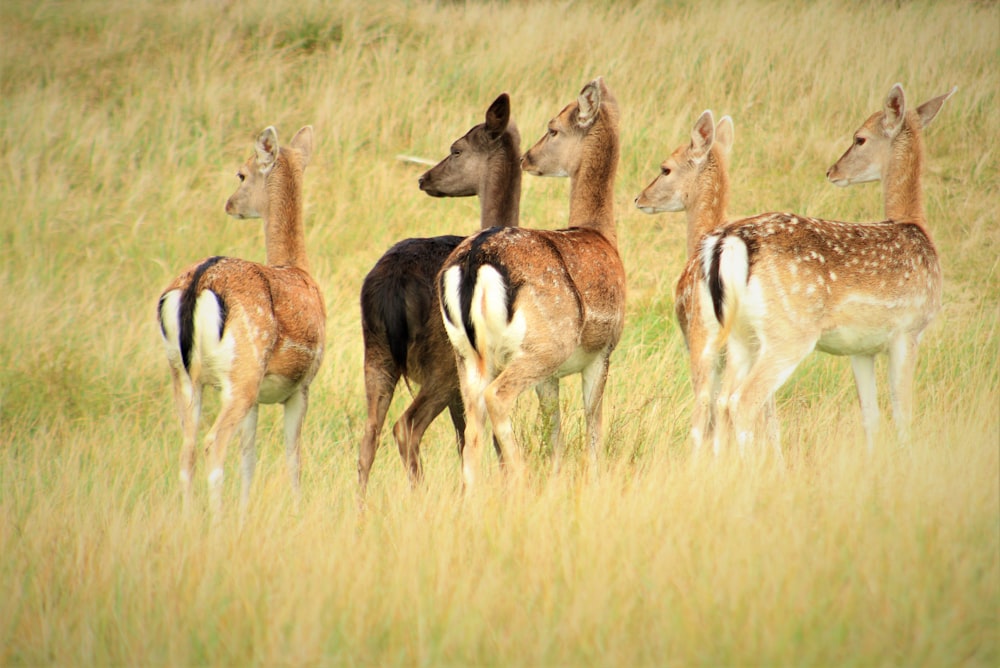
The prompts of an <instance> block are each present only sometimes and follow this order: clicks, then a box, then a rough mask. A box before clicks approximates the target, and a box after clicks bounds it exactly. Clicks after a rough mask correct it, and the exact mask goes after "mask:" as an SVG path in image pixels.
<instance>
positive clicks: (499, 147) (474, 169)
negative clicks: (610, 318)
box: [358, 93, 559, 497]
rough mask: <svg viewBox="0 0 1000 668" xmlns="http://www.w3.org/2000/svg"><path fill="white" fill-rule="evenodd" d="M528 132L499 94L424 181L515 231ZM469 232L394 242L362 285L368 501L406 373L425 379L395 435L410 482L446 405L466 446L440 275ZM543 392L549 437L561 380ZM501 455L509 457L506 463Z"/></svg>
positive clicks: (483, 221)
mask: <svg viewBox="0 0 1000 668" xmlns="http://www.w3.org/2000/svg"><path fill="white" fill-rule="evenodd" d="M520 145H521V136H520V133H519V132H518V129H517V126H516V124H515V123H514V121H513V120H512V119H511V111H510V96H509V95H508V94H507V93H503V94H501V95H500V96H499V97H497V98H496V100H494V101H493V103H492V104H490V106H489V108H488V109H487V110H486V118H485V120H484V122H483V123H480V124H478V125H476V126H474V127H472V128H471V129H470V130H469V131H468V132H466V133H465V134H464V135H462V136H461V137H460V138H459V139H457V140H455V142H453V143H452V145H451V148H450V150H449V153H448V155H447V156H446V157H445V158H444V159H443V160H441V161H440V162H439V163H437V164H436V165H435V166H434V167H432V168H431V169H430V170H428V171H427V172H425V173H424V174H422V175H421V176H420V178H419V179H418V183H419V186H420V189H421V190H422V191H423V192H425V193H427V194H428V195H430V196H432V197H471V196H473V195H475V196H478V198H479V208H480V218H479V220H480V229H487V228H492V227H517V225H518V223H519V216H520V201H521V169H520V159H521V148H520ZM463 239H464V237H461V236H456V235H448V236H438V237H431V238H415V239H405V240H403V241H400V242H399V243H397V244H395V245H394V246H393V247H392V248H390V249H389V250H388V251H387V252H386V253H385V254H384V255H383V256H382V257H381V258H380V259H379V260H378V262H376V263H375V266H374V267H373V268H372V270H371V271H370V272H369V273H368V275H367V276H366V277H365V280H364V283H363V285H362V287H361V323H362V334H363V338H364V347H365V353H364V375H365V396H366V399H367V403H368V419H367V422H366V423H365V431H364V436H363V438H362V440H361V444H360V446H359V451H358V483H359V489H360V493H361V495H362V497H363V496H364V493H365V490H366V489H367V486H368V479H369V475H370V472H371V467H372V464H373V462H374V460H375V453H376V450H377V449H378V445H379V439H380V435H381V431H382V426H383V424H384V422H385V418H386V413H387V411H388V408H389V404H390V402H391V401H392V396H393V393H394V392H395V388H396V385H397V384H398V383H399V380H400V378H402V379H404V381H405V382H406V383H407V386H409V383H410V381H411V380H412V381H415V382H417V383H419V384H420V389H419V391H418V392H417V394H416V396H415V397H414V399H413V401H412V402H411V403H410V405H409V406H408V407H407V408H406V410H405V411H404V412H403V414H402V416H401V417H400V418H399V420H398V421H397V422H396V424H395V425H394V426H393V437H394V439H395V441H396V444H397V447H398V449H399V454H400V457H401V458H402V460H403V464H404V466H405V467H406V469H407V471H408V474H409V476H410V479H411V482H414V483H415V482H416V481H419V480H420V478H421V477H422V472H423V469H422V464H421V460H420V442H421V439H422V437H423V434H424V432H425V431H426V429H427V427H428V426H429V425H430V424H431V422H433V421H434V419H435V418H436V417H437V416H438V415H440V414H441V412H442V411H443V410H444V409H445V408H448V411H449V414H450V416H451V421H452V424H453V425H454V427H455V434H456V440H457V445H458V451H459V454H461V452H462V450H463V448H464V443H465V411H464V407H463V405H462V395H461V392H460V390H459V383H458V372H457V370H456V367H455V354H454V352H453V351H452V347H451V343H450V342H449V341H448V336H447V334H445V330H444V324H443V323H442V321H441V315H440V313H441V309H440V305H439V303H438V292H437V290H436V288H435V280H436V277H437V274H438V272H439V271H440V269H441V267H442V266H443V265H444V261H445V259H447V257H448V256H449V255H450V254H451V252H452V251H453V250H455V248H456V247H457V246H458V245H459V243H460V242H461V241H462V240H463ZM538 395H539V398H540V399H541V401H542V409H543V414H544V415H545V416H547V422H548V424H549V428H548V431H549V432H550V434H552V438H554V439H558V437H559V417H558V406H559V404H558V385H556V387H555V388H554V390H553V388H552V387H551V384H550V385H540V386H539V388H538ZM501 461H502V460H501Z"/></svg>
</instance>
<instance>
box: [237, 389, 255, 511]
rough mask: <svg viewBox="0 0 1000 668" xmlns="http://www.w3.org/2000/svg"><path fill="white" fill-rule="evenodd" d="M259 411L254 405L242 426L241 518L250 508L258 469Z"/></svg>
mask: <svg viewBox="0 0 1000 668" xmlns="http://www.w3.org/2000/svg"><path fill="white" fill-rule="evenodd" d="M257 409H258V405H257V404H254V405H253V406H252V407H251V408H250V411H249V412H248V413H247V415H246V417H245V418H243V423H242V424H241V426H240V473H241V478H242V482H241V484H240V517H241V518H245V517H246V513H247V508H248V507H249V506H250V486H251V484H252V483H253V472H254V469H255V468H256V467H257V446H256V438H257Z"/></svg>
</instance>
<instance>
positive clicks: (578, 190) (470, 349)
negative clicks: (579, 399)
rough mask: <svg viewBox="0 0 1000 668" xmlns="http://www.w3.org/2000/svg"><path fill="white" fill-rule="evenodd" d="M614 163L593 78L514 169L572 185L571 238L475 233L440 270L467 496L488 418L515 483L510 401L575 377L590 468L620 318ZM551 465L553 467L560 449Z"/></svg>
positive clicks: (611, 128)
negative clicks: (461, 420)
mask: <svg viewBox="0 0 1000 668" xmlns="http://www.w3.org/2000/svg"><path fill="white" fill-rule="evenodd" d="M618 159H619V140H618V103H617V102H616V101H615V99H614V97H613V96H612V94H611V91H610V90H608V87H607V86H606V84H605V83H604V81H603V79H601V78H600V77H599V78H597V79H595V80H594V81H591V82H590V83H588V84H587V85H586V86H584V88H583V90H582V91H581V92H580V95H579V97H578V98H577V100H576V101H574V102H572V103H571V104H569V105H567V106H566V107H565V108H564V109H563V110H562V111H561V112H560V113H559V115H558V116H556V117H555V118H553V119H552V120H551V121H549V124H548V131H547V132H546V134H545V135H543V137H542V138H541V139H540V140H539V141H538V142H537V143H536V144H535V145H534V146H533V147H532V148H531V149H530V150H528V152H527V153H525V155H524V157H523V158H522V167H523V169H524V171H526V172H528V173H529V174H534V175H537V176H568V177H569V178H570V211H569V229H563V230H528V229H524V228H503V229H501V228H492V229H489V230H484V231H482V232H479V233H477V234H475V235H473V236H472V237H469V238H468V239H466V240H465V241H463V242H462V243H461V244H460V245H459V247H458V248H456V249H455V252H454V253H452V254H451V256H450V257H449V258H448V260H447V261H446V262H445V265H444V267H443V269H442V270H441V274H440V276H439V290H440V299H441V307H442V315H443V318H444V324H445V331H446V332H447V334H448V338H449V339H450V340H451V343H452V345H453V346H454V348H455V353H456V361H457V364H458V375H459V382H460V385H461V390H462V398H463V402H464V405H465V414H466V420H467V424H466V435H465V450H464V452H463V457H462V473H463V481H464V485H465V487H466V488H471V487H473V486H474V483H475V478H476V473H477V468H478V465H479V462H480V459H481V454H482V438H483V431H484V429H485V420H486V417H487V413H488V414H489V419H490V422H491V423H492V425H493V433H494V437H495V438H496V440H497V442H498V444H499V446H500V449H501V451H502V453H503V458H504V461H505V462H507V468H508V469H510V470H511V471H512V472H513V473H515V474H516V473H517V472H518V471H519V470H520V468H521V463H520V456H519V451H518V447H517V443H516V442H515V439H514V435H513V431H512V429H511V421H510V415H511V411H512V409H513V406H514V401H515V400H516V399H517V397H518V396H519V395H520V394H521V393H522V392H523V391H524V390H525V389H527V388H529V387H532V386H533V385H536V384H538V383H539V382H542V381H546V380H548V379H552V378H559V377H561V376H565V375H568V374H572V373H579V374H581V376H582V385H583V402H584V410H585V413H586V422H587V443H588V447H589V452H590V456H591V460H592V462H593V463H596V461H597V458H598V447H599V444H600V438H601V412H602V403H603V396H604V386H605V382H606V380H607V375H608V365H609V358H610V356H611V352H612V351H613V350H614V348H615V346H616V345H617V344H618V340H619V338H620V337H621V332H622V326H623V323H624V316H625V271H624V269H623V267H622V263H621V259H620V257H619V255H618V246H617V235H616V231H615V219H614V180H615V171H616V169H617V166H618ZM553 454H554V457H553V459H554V464H555V466H557V467H558V463H559V458H560V456H561V448H559V449H556V451H555V452H554V453H553Z"/></svg>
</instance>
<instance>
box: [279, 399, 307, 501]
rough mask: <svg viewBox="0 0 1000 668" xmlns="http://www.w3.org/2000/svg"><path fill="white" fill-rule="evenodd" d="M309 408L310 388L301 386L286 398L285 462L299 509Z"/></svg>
mask: <svg viewBox="0 0 1000 668" xmlns="http://www.w3.org/2000/svg"><path fill="white" fill-rule="evenodd" d="M308 410H309V388H308V387H301V388H299V389H298V390H297V391H295V392H293V393H292V396H290V397H288V399H286V400H285V415H284V427H285V462H286V463H287V465H288V479H289V481H290V482H291V485H292V499H293V501H294V503H295V507H296V510H297V509H298V505H299V499H300V497H301V491H300V489H301V479H302V424H303V423H304V422H305V419H306V412H307V411H308Z"/></svg>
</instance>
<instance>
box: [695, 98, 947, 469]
mask: <svg viewBox="0 0 1000 668" xmlns="http://www.w3.org/2000/svg"><path fill="white" fill-rule="evenodd" d="M952 92H954V90H953V91H952ZM950 95H951V93H948V94H947V95H942V96H940V97H936V98H934V99H932V100H930V101H928V102H926V103H924V104H923V105H921V106H920V107H918V108H917V109H915V110H908V109H907V106H906V101H905V97H904V95H903V89H902V87H901V86H900V85H899V84H896V85H895V86H893V87H892V90H890V91H889V95H888V96H887V98H886V100H885V104H884V106H883V109H882V110H881V111H880V112H878V113H876V114H873V115H872V116H871V117H870V118H869V119H868V120H867V121H865V123H864V125H862V127H861V129H859V130H858V132H856V133H855V137H854V141H853V145H852V147H851V148H850V149H848V151H847V153H845V154H844V156H843V157H841V159H840V160H839V161H838V162H837V164H835V165H834V166H833V167H832V168H831V169H830V170H829V172H828V176H829V178H830V180H831V181H833V182H834V183H837V184H838V185H847V184H849V183H860V182H863V181H874V180H879V179H881V180H882V182H883V193H884V199H885V215H886V218H887V220H884V221H882V222H876V223H842V222H834V221H828V220H820V219H816V218H808V217H804V216H797V215H794V214H789V213H768V214H762V215H759V216H756V217H753V218H749V219H745V220H741V221H737V222H734V223H732V224H730V225H728V226H726V227H725V228H724V229H723V230H721V231H719V232H716V233H713V234H711V235H709V236H708V237H706V239H705V241H704V243H703V245H702V249H701V261H702V263H703V265H702V266H703V271H704V276H705V279H704V284H705V286H706V288H707V292H708V294H710V296H711V304H712V308H713V310H714V313H715V315H716V317H717V319H718V321H719V322H720V323H721V329H720V335H719V339H718V340H719V341H720V343H721V342H723V341H724V342H725V345H726V354H727V366H726V373H725V378H724V380H723V387H722V391H721V392H720V397H719V409H720V411H723V410H724V411H728V420H730V421H731V423H728V426H729V428H731V430H732V431H733V432H734V435H735V437H736V440H737V442H738V443H739V445H740V447H741V449H742V448H744V447H745V446H746V445H748V444H749V443H751V442H752V441H753V439H754V432H755V427H756V426H757V425H758V424H759V419H760V411H761V407H762V406H763V405H764V404H765V402H767V401H768V400H769V398H770V397H772V395H773V394H774V392H775V391H777V389H778V388H779V387H780V386H781V385H782V384H783V383H784V382H785V380H787V379H788V377H789V376H790V375H791V373H792V372H793V371H794V370H795V368H796V367H797V366H798V364H799V363H800V362H801V361H802V360H803V359H804V358H805V357H806V356H807V355H808V354H809V353H810V352H811V351H812V350H813V349H814V348H815V349H818V350H821V351H823V352H826V353H830V354H833V355H847V356H850V358H851V367H852V369H853V371H854V379H855V384H856V387H857V391H858V398H859V403H860V405H861V413H862V421H863V425H864V428H865V435H866V439H867V443H868V449H869V450H871V449H872V447H873V442H874V439H875V435H876V430H877V428H878V422H879V409H878V400H877V394H876V388H875V372H874V364H875V356H876V355H877V354H880V353H886V354H887V355H888V358H889V386H890V388H889V389H890V396H891V402H892V411H893V418H894V421H895V423H896V428H897V432H898V436H899V439H900V441H901V442H904V443H905V442H906V441H907V440H908V437H909V423H910V419H911V411H912V383H913V374H914V367H915V364H916V355H917V346H918V344H919V341H920V337H921V334H922V333H923V331H924V329H925V328H926V327H927V325H928V324H929V323H930V322H931V320H932V319H933V318H934V316H935V314H936V313H937V311H938V309H939V308H940V306H941V267H940V264H939V262H938V254H937V250H936V249H935V247H934V243H933V241H932V239H931V234H930V230H929V229H928V227H927V219H926V216H925V214H924V206H923V195H922V191H921V185H920V175H921V170H922V167H923V159H924V153H923V144H922V139H921V134H922V131H923V128H925V127H926V126H927V125H928V124H929V123H930V122H931V121H932V120H933V119H934V117H935V116H936V115H937V113H938V111H939V110H940V109H941V105H942V104H943V103H944V101H945V100H946V99H948V97H949V96H950ZM779 453H780V450H779Z"/></svg>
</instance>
